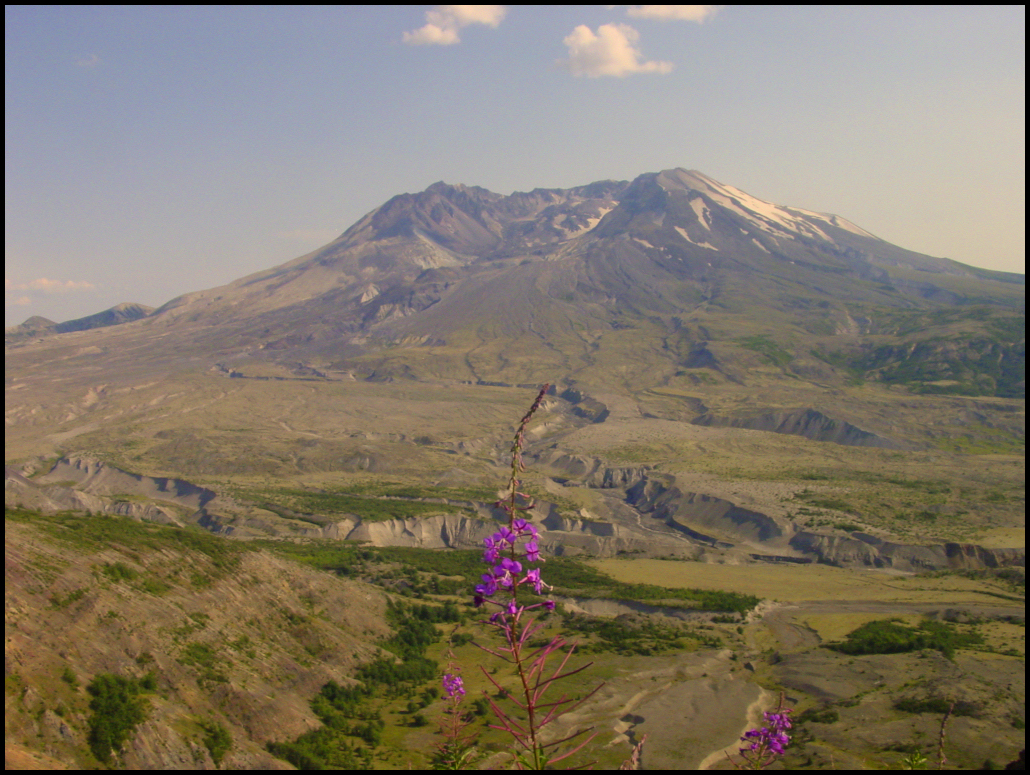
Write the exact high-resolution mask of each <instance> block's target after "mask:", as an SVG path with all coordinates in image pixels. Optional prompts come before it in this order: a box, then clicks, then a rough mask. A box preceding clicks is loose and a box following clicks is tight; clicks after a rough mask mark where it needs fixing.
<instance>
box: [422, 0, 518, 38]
mask: <svg viewBox="0 0 1030 775" xmlns="http://www.w3.org/2000/svg"><path fill="white" fill-rule="evenodd" d="M506 12H507V11H506V9H505V7H504V6H503V5H439V6H437V7H436V8H434V9H433V10H432V11H427V12H426V24H425V26H423V27H419V28H418V29H417V30H414V31H413V32H405V33H404V35H403V36H402V39H403V41H404V42H405V43H407V44H409V45H413V46H417V45H438V46H450V45H451V44H453V43H459V42H461V38H459V37H458V30H460V29H461V28H462V27H468V26H469V25H470V24H485V25H487V26H488V27H497V25H499V24H500V23H501V20H502V19H503V18H504V14H505V13H506Z"/></svg>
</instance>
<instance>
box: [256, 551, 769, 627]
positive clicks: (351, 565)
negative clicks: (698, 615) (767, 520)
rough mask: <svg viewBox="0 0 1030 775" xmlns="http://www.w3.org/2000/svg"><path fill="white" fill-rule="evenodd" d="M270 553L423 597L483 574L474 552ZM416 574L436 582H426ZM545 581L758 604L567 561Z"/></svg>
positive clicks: (602, 591) (736, 605)
mask: <svg viewBox="0 0 1030 775" xmlns="http://www.w3.org/2000/svg"><path fill="white" fill-rule="evenodd" d="M263 545H264V546H266V547H267V548H268V549H270V550H271V551H275V552H280V553H282V554H286V555H287V556H289V557H290V558H292V559H294V560H297V561H299V562H303V563H306V564H308V565H312V566H314V567H316V568H320V569H321V570H329V571H334V572H336V573H339V574H341V575H346V576H350V577H352V578H361V579H363V580H366V581H373V582H380V583H381V582H383V581H385V580H387V579H396V578H404V579H407V580H408V581H409V583H410V584H411V585H412V587H413V588H414V589H415V590H417V591H420V592H428V591H430V589H429V588H428V587H427V585H428V584H433V583H435V585H436V586H435V588H436V589H437V590H440V591H439V592H435V593H434V594H456V595H468V596H471V594H472V588H473V587H474V586H475V585H476V584H478V583H479V577H480V575H481V574H482V573H483V570H484V566H483V562H482V559H483V555H482V552H480V551H478V550H475V549H450V550H443V551H441V550H438V549H420V548H413V547H380V548H377V549H371V548H367V547H361V546H353V545H352V546H346V545H341V544H340V542H338V541H337V542H331V543H329V542H326V543H321V542H312V543H305V544H285V543H282V542H264V543H263ZM383 564H398V565H399V566H400V568H399V569H396V570H394V571H392V572H391V571H384V570H382V569H381V568H380V567H378V566H381V565H383ZM420 573H422V574H428V575H430V576H434V577H436V578H435V579H432V580H428V581H427V580H425V579H422V578H421V577H420V575H419V574H420ZM543 573H544V577H545V578H546V579H547V582H548V583H549V584H552V585H554V593H555V594H557V595H565V596H569V597H591V598H601V599H605V600H634V601H638V602H646V603H651V604H653V605H661V606H666V607H670V608H677V607H678V608H691V609H696V610H701V611H719V612H725V611H735V612H737V613H740V614H746V613H747V612H748V611H750V610H751V609H752V608H754V607H755V606H756V605H758V604H759V603H760V602H761V598H758V597H755V596H754V595H745V594H740V593H737V592H724V591H721V590H714V589H682V588H676V589H672V588H668V587H659V586H656V585H654V584H631V583H627V582H622V581H617V580H615V579H613V578H612V577H611V576H608V575H606V574H604V573H602V572H601V571H599V570H597V569H596V568H592V567H590V566H589V565H587V564H585V563H583V562H580V561H578V560H575V559H571V558H567V557H550V558H548V559H547V562H546V564H545V565H544V568H543Z"/></svg>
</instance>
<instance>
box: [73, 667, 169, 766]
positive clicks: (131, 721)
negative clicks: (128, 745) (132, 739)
mask: <svg viewBox="0 0 1030 775" xmlns="http://www.w3.org/2000/svg"><path fill="white" fill-rule="evenodd" d="M155 688H156V682H155V679H154V676H153V674H148V675H147V676H144V677H143V678H141V679H134V678H127V677H125V676H121V675H113V674H111V673H101V674H100V675H98V676H97V677H96V678H94V679H93V680H92V681H90V682H89V685H88V686H87V687H86V691H87V692H89V694H90V695H91V696H92V699H91V700H90V701H89V709H90V710H91V711H92V713H91V715H90V717H89V722H88V723H89V736H88V740H89V747H90V750H92V751H93V755H94V756H96V757H97V759H99V760H100V761H102V762H104V763H105V764H106V763H109V762H110V761H111V754H112V753H115V754H117V753H118V752H119V751H120V750H121V749H122V745H124V743H125V741H126V740H128V739H129V736H130V735H131V734H132V731H133V729H135V728H136V725H137V724H140V723H141V722H142V721H143V720H144V719H145V718H146V715H147V702H146V700H145V699H144V698H143V697H141V696H140V695H141V694H142V693H143V692H144V691H153V690H154V689H155Z"/></svg>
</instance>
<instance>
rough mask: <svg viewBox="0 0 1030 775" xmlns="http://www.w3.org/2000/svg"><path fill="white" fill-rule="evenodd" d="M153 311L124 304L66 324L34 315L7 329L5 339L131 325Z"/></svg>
mask: <svg viewBox="0 0 1030 775" xmlns="http://www.w3.org/2000/svg"><path fill="white" fill-rule="evenodd" d="M153 311H154V308H153V307H148V306H146V305H145V304H135V303H133V302H123V303H121V304H116V305H115V306H113V307H111V308H110V309H105V310H104V311H103V312H97V313H95V314H93V315H87V316H86V317H83V318H76V319H75V320H67V321H65V322H64V323H55V322H54V321H52V320H47V319H46V318H44V317H40V316H39V315H34V316H33V317H31V318H29V319H28V320H26V321H25V322H24V323H22V324H20V325H17V326H12V327H11V328H8V329H6V330H5V331H4V339H5V340H6V341H7V342H9V343H10V342H17V341H20V340H24V339H30V338H32V337H39V336H49V335H51V334H66V333H68V332H69V331H86V330H88V329H91V328H104V327H106V326H117V325H120V324H121V323H130V322H132V321H133V320H139V319H140V318H145V317H147V316H148V315H150V314H151V313H152V312H153Z"/></svg>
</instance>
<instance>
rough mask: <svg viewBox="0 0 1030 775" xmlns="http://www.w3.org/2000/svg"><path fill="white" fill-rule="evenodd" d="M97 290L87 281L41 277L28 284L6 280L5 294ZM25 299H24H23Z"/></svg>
mask: <svg viewBox="0 0 1030 775" xmlns="http://www.w3.org/2000/svg"><path fill="white" fill-rule="evenodd" d="M94 288H96V286H95V285H93V283H88V282H86V281H85V280H65V281H63V282H62V281H61V280H51V279H49V278H46V277H39V278H37V279H35V280H29V281H28V282H27V283H15V282H11V281H10V280H9V279H8V278H6V277H5V278H4V292H5V293H6V292H8V291H36V292H37V293H72V292H74V291H92V290H94ZM22 298H24V297H22Z"/></svg>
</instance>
